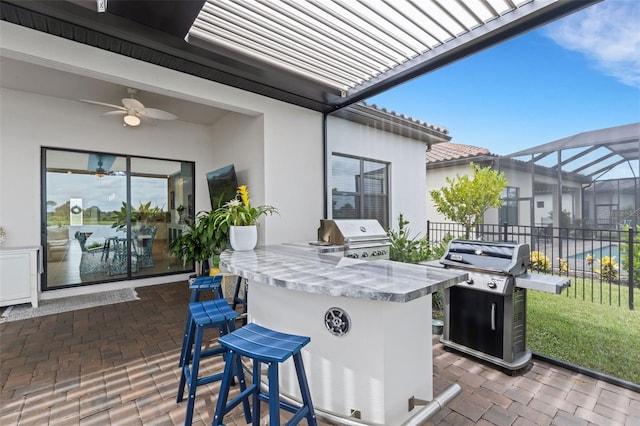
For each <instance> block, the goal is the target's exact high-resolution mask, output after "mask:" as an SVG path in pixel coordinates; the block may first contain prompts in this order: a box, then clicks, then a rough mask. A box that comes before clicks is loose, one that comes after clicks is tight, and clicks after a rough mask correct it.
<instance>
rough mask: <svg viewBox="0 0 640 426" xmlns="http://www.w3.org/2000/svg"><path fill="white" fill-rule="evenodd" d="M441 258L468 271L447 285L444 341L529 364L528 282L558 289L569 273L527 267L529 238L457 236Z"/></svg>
mask: <svg viewBox="0 0 640 426" xmlns="http://www.w3.org/2000/svg"><path fill="white" fill-rule="evenodd" d="M440 263H441V264H442V265H444V267H445V268H455V269H460V270H464V271H466V272H468V274H469V279H468V280H467V281H466V282H462V283H459V284H457V285H455V286H453V287H449V288H448V289H446V290H445V293H444V303H445V327H444V332H443V335H442V338H441V342H442V344H443V345H444V346H445V347H449V348H453V349H456V350H459V351H461V352H465V353H467V354H470V355H473V356H475V357H477V358H480V359H483V360H486V361H488V362H491V363H493V364H495V365H497V366H500V367H502V368H504V369H506V370H509V371H511V372H514V371H516V370H520V369H522V368H524V367H526V366H527V365H528V364H529V361H530V360H531V352H530V351H528V350H527V348H526V327H527V288H530V289H536V290H542V291H547V292H552V293H556V294H558V293H560V291H562V289H563V288H564V287H566V286H567V285H569V279H568V278H563V277H552V276H546V275H538V274H530V273H527V269H528V268H529V265H530V257H529V245H528V244H512V243H489V242H482V241H464V240H453V241H451V242H450V243H449V245H448V247H447V251H446V252H445V254H444V256H443V257H442V259H441V260H440Z"/></svg>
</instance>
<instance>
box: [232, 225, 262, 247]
mask: <svg viewBox="0 0 640 426" xmlns="http://www.w3.org/2000/svg"><path fill="white" fill-rule="evenodd" d="M229 240H230V242H231V248H232V249H234V250H236V251H246V250H253V249H254V248H256V244H258V227H257V226H256V225H250V226H231V227H230V228H229Z"/></svg>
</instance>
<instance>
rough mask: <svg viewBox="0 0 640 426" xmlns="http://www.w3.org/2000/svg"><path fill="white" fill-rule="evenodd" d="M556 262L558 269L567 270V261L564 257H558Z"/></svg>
mask: <svg viewBox="0 0 640 426" xmlns="http://www.w3.org/2000/svg"><path fill="white" fill-rule="evenodd" d="M558 263H559V265H560V271H562V272H569V263H568V262H567V260H566V259H562V258H559V259H558Z"/></svg>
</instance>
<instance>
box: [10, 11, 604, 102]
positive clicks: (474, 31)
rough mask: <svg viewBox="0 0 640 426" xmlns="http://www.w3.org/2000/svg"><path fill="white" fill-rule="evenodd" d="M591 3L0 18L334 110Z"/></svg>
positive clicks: (70, 13)
mask: <svg viewBox="0 0 640 426" xmlns="http://www.w3.org/2000/svg"><path fill="white" fill-rule="evenodd" d="M598 1H599V0H580V1H566V0H457V1H454V0H421V1H418V0H361V1H352V0H280V1H275V0H273V1H272V0H209V1H204V0H197V1H169V0H165V1H127V0H119V1H116V0H110V1H109V2H108V3H107V10H106V12H104V13H98V12H97V11H96V9H97V7H96V2H95V1H89V0H76V1H35V0H34V1H4V0H3V1H2V2H1V3H0V19H2V20H5V21H8V22H12V23H15V24H18V25H22V26H25V27H29V28H33V29H36V30H38V31H43V32H46V33H49V34H52V35H55V36H59V37H64V38H67V39H70V40H74V41H77V42H79V43H83V44H88V45H92V46H95V47H97V48H100V49H105V50H108V51H111V52H115V53H118V54H122V55H126V56H129V57H132V58H135V59H139V60H142V61H146V62H150V63H153V64H156V65H158V66H161V67H166V68H171V69H174V70H177V71H180V72H184V73H187V74H191V75H194V76H198V77H201V78H205V79H209V80H212V81H216V82H219V83H222V84H226V85H229V86H233V87H238V88H241V89H244V90H248V91H250V92H253V93H258V94H261V95H265V96H268V97H271V98H274V99H279V100H282V101H284V102H288V103H292V104H295V105H299V106H302V107H305V108H310V109H313V110H317V111H322V112H327V113H329V112H333V111H335V110H338V109H340V108H343V107H345V106H348V105H351V104H353V103H355V102H358V101H360V100H364V99H367V98H369V97H371V96H374V95H376V94H379V93H381V92H383V91H385V90H387V89H390V88H392V87H394V86H396V85H398V84H401V83H403V82H406V81H408V80H409V79H412V78H415V77H418V76H420V75H423V74H426V73H428V72H430V71H433V70H436V69H438V68H441V67H443V66H445V65H447V64H449V63H452V62H454V61H457V60H459V59H462V58H464V57H466V56H469V55H472V54H474V53H476V52H478V51H480V50H483V49H486V48H488V47H490V46H493V45H495V44H498V43H500V42H502V41H505V40H507V39H509V38H512V37H515V36H518V35H520V34H523V33H525V32H527V31H529V30H531V29H534V28H536V27H539V26H541V25H544V24H546V23H548V22H551V21H553V20H556V19H558V18H561V17H563V16H565V15H568V14H571V13H573V12H575V11H577V10H579V9H582V8H584V7H587V6H589V5H591V4H594V3H597V2H598Z"/></svg>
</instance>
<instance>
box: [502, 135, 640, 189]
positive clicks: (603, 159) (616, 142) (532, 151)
mask: <svg viewBox="0 0 640 426" xmlns="http://www.w3.org/2000/svg"><path fill="white" fill-rule="evenodd" d="M558 153H560V163H559V164H556V165H555V166H554V168H556V169H557V168H558V167H561V168H562V170H564V171H568V172H571V173H580V174H583V175H586V176H589V177H590V178H596V179H597V178H598V176H601V175H602V174H604V173H606V172H607V171H608V170H611V169H613V168H614V167H616V166H617V165H619V164H622V163H625V162H628V163H630V164H631V163H635V164H640V123H632V124H627V125H624V126H617V127H609V128H606V129H600V130H593V131H590V132H583V133H578V134H576V135H573V136H569V137H566V138H562V139H558V140H556V141H553V142H549V143H546V144H543V145H539V146H536V147H533V148H529V149H525V150H522V151H518V152H514V153H513V154H509V155H507V156H505V157H507V158H517V157H530V160H528V162H529V163H530V162H531V161H533V162H534V163H537V162H540V161H542V160H544V159H545V158H548V157H551V158H550V159H551V160H555V159H556V158H557V156H558Z"/></svg>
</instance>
